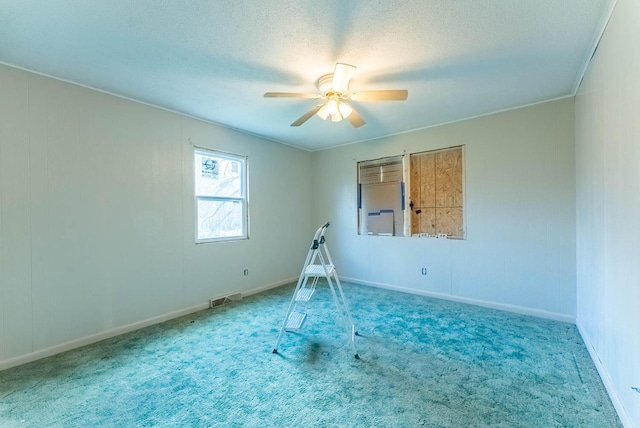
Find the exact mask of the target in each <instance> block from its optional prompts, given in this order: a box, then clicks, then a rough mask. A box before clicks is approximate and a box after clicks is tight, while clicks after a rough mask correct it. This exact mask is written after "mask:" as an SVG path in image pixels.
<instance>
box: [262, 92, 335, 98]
mask: <svg viewBox="0 0 640 428" xmlns="http://www.w3.org/2000/svg"><path fill="white" fill-rule="evenodd" d="M264 97H265V98H320V97H322V95H320V94H312V93H301V92H265V94H264Z"/></svg>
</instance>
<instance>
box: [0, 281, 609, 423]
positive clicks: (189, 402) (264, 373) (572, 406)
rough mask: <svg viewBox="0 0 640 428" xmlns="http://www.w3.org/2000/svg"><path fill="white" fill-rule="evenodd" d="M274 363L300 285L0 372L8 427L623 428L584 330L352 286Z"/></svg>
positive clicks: (312, 317) (318, 302)
mask: <svg viewBox="0 0 640 428" xmlns="http://www.w3.org/2000/svg"><path fill="white" fill-rule="evenodd" d="M343 286H344V288H345V294H346V295H347V298H348V299H349V300H350V303H351V310H352V315H353V318H354V321H355V323H356V327H357V329H358V331H359V332H360V333H361V334H362V337H357V338H356V341H357V346H358V351H359V353H360V356H361V359H360V360H356V359H355V358H354V357H353V355H352V353H351V349H350V347H349V345H348V342H347V339H346V334H345V333H344V332H343V330H342V329H341V328H340V327H339V326H338V324H337V322H336V316H335V314H336V312H335V309H334V307H333V301H332V300H331V295H330V293H329V292H328V290H327V289H326V286H321V287H320V289H319V290H318V291H317V292H316V294H315V295H314V297H313V299H312V300H311V302H309V304H308V307H307V312H308V314H309V315H308V319H307V321H306V323H305V329H304V331H303V332H302V333H288V334H287V335H286V336H285V338H284V340H283V342H282V344H281V345H280V346H279V353H278V354H272V353H271V350H272V349H273V344H274V341H275V339H276V337H277V333H278V328H279V326H280V323H281V321H282V318H283V316H284V312H285V311H286V308H287V305H288V302H289V299H290V296H291V293H292V292H293V286H286V287H280V288H278V289H275V290H271V291H269V292H266V293H261V294H259V295H255V296H251V297H247V298H245V299H243V300H241V301H239V302H233V303H229V304H226V305H224V306H221V307H218V308H216V309H211V310H206V311H201V312H198V313H195V314H193V315H189V316H186V317H183V318H179V319H176V320H173V321H169V322H166V323H163V324H160V325H156V326H152V327H149V328H146V329H143V330H139V331H136V332H133V333H130V334H126V335H122V336H119V337H116V338H113V339H109V340H105V341H102V342H100V343H97V344H94V345H91V346H86V347H84V348H80V349H77V350H74V351H70V352H66V353H63V354H60V355H57V356H54V357H51V358H47V359H43V360H40V361H37V362H34V363H30V364H26V365H24V366H21V367H16V368H13V369H10V370H5V371H3V372H0V426H2V427H14V426H15V427H25V426H26V427H48V426H59V427H76V426H83V427H84V426H86V427H101V426H105V427H139V426H171V427H173V426H193V427H198V426H237V427H265V426H277V427H332V426H335V427H480V426H494V427H616V426H621V425H620V422H619V420H618V418H617V416H616V413H615V411H614V408H613V406H612V404H611V402H610V400H609V398H608V396H607V394H606V392H605V389H604V386H603V384H602V382H601V381H600V379H599V377H598V374H597V371H596V369H595V367H594V365H593V363H592V361H591V360H590V357H589V354H588V352H587V350H586V348H585V346H584V344H583V342H582V340H581V339H580V336H579V334H578V332H577V330H576V328H575V326H573V325H571V324H566V323H560V322H554V321H548V320H542V319H537V318H532V317H526V316H520V315H515V314H511V313H506V312H501V311H495V310H490V309H486V308H480V307H475V306H470V305H464V304H459V303H454V302H448V301H442V300H436V299H430V298H426V297H421V296H414V295H409V294H403V293H397V292H392V291H388V290H380V289H375V288H369V287H364V286H358V285H353V284H343Z"/></svg>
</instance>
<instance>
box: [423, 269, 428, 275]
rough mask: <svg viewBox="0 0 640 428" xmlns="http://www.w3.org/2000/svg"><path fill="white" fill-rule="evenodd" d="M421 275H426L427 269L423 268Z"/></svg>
mask: <svg viewBox="0 0 640 428" xmlns="http://www.w3.org/2000/svg"><path fill="white" fill-rule="evenodd" d="M422 274H423V275H426V274H427V268H426V267H423V268H422Z"/></svg>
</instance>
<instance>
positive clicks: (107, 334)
mask: <svg viewBox="0 0 640 428" xmlns="http://www.w3.org/2000/svg"><path fill="white" fill-rule="evenodd" d="M296 279H297V278H289V279H285V280H282V281H278V282H275V283H272V284H267V285H263V286H261V287H258V288H254V289H251V290H248V291H243V292H242V295H243V296H251V295H253V294H257V293H261V292H263V291H267V290H270V289H272V288H276V287H280V286H282V285H286V284H290V283H291V282H293V281H295V280H296ZM219 297H224V296H219ZM208 307H209V302H207V303H201V304H198V305H195V306H191V307H189V308H184V309H180V310H177V311H173V312H169V313H167V314H164V315H159V316H157V317H153V318H148V319H146V320H142V321H138V322H134V323H131V324H127V325H123V326H120V327H116V328H112V329H109V330H106V331H101V332H99V333H95V334H92V335H89V336H85V337H81V338H79V339H73V340H70V341H68V342H64V343H61V344H59V345H54V346H51V347H49V348H45V349H38V350H37V351H34V352H30V353H28V354H24V355H19V356H17V357H13V358H10V359H8V360H4V361H0V371H1V370H6V369H9V368H11V367H16V366H20V365H22V364H27V363H30V362H33V361H36V360H40V359H42V358H46V357H51V356H53V355H56V354H60V353H62V352H66V351H70V350H72V349H76V348H80V347H82V346H86V345H90V344H92V343H96V342H100V341H101V340H105V339H109V338H112V337H115V336H119V335H121V334H125V333H129V332H131V331H134V330H139V329H141V328H145V327H149V326H151V325H154V324H159V323H162V322H165V321H169V320H171V319H174V318H179V317H182V316H185V315H189V314H191V313H194V312H198V311H201V310H203V309H207V308H208Z"/></svg>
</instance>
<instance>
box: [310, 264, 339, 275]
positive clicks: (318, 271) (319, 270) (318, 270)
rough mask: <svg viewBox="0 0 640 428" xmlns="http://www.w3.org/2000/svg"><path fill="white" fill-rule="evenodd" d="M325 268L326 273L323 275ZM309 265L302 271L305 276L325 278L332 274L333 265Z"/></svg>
mask: <svg viewBox="0 0 640 428" xmlns="http://www.w3.org/2000/svg"><path fill="white" fill-rule="evenodd" d="M325 266H326V268H327V273H326V274H325V273H324V268H325ZM325 266H323V265H309V266H307V268H306V269H305V270H304V274H305V276H320V277H326V276H327V275H331V274H332V273H333V269H334V268H333V265H325Z"/></svg>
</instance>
